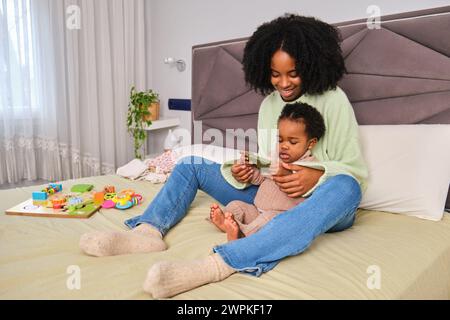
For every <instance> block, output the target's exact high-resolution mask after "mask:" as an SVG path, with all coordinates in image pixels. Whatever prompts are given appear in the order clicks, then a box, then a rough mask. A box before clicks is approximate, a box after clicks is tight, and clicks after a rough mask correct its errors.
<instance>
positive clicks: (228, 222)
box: [223, 212, 243, 241]
mask: <svg viewBox="0 0 450 320" xmlns="http://www.w3.org/2000/svg"><path fill="white" fill-rule="evenodd" d="M223 224H224V226H225V232H226V233H227V239H228V241H233V240H237V239H239V238H242V236H243V234H242V232H241V229H239V225H238V224H237V222H236V220H234V217H233V214H231V213H230V212H225V221H224V222H223Z"/></svg>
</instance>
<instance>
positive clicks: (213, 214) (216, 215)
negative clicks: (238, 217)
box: [209, 203, 226, 232]
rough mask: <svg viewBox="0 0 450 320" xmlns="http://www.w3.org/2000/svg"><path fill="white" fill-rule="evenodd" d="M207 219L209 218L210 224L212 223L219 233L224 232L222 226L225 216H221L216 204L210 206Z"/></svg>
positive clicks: (220, 210)
mask: <svg viewBox="0 0 450 320" xmlns="http://www.w3.org/2000/svg"><path fill="white" fill-rule="evenodd" d="M209 217H210V219H211V221H212V223H214V225H215V226H216V227H217V228H219V230H220V231H222V232H226V231H225V226H224V224H223V223H224V221H225V216H224V215H223V212H222V209H220V207H219V206H218V204H217V203H213V204H212V205H211V211H210V212H209Z"/></svg>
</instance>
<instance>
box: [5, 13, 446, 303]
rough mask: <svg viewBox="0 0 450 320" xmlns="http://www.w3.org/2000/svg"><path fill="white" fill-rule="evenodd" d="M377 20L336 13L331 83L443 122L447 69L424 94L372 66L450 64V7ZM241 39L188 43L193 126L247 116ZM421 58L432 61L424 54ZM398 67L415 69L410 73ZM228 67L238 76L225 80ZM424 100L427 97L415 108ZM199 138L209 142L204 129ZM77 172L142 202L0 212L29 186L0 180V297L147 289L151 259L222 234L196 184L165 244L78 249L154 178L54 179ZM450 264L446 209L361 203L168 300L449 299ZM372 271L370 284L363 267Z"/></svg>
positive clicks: (250, 106)
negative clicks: (341, 219) (345, 216)
mask: <svg viewBox="0 0 450 320" xmlns="http://www.w3.org/2000/svg"><path fill="white" fill-rule="evenodd" d="M382 21H383V22H382V27H383V28H382V32H381V33H380V32H379V31H378V32H379V33H378V34H377V33H374V32H376V31H372V30H368V29H367V28H366V25H365V20H358V21H350V22H344V23H339V24H337V26H338V28H339V29H340V31H341V34H342V37H343V39H344V42H343V52H344V56H345V57H346V64H347V68H348V70H349V74H348V75H347V76H346V77H345V78H344V79H343V80H342V81H341V83H340V84H339V85H340V86H341V88H343V90H344V91H345V92H346V93H347V95H348V96H349V98H350V100H351V101H352V105H353V106H354V109H355V113H356V116H357V118H358V121H359V123H360V124H377V125H379V124H404V123H443V124H450V104H449V103H448V101H450V87H449V86H448V84H449V83H450V78H448V75H449V74H450V72H449V73H447V80H445V79H444V80H440V81H437V80H436V81H431V82H432V83H431V82H429V83H427V86H426V90H425V91H426V92H425V93H424V92H418V93H416V94H411V93H409V94H398V93H396V92H395V90H400V91H401V89H402V88H401V86H400V87H398V86H396V85H395V84H396V83H399V82H401V81H398V79H399V77H395V78H393V79H389V75H388V73H386V74H384V75H380V74H379V71H380V69H381V70H382V71H383V70H401V65H402V63H403V62H404V61H406V60H407V59H403V58H401V57H398V56H397V53H399V52H400V53H401V52H405V51H404V50H406V51H411V48H413V49H414V53H415V54H417V55H418V56H419V58H420V61H422V62H423V63H422V64H421V65H420V66H419V69H421V70H430V72H433V70H434V69H433V68H436V64H435V63H431V64H427V63H426V61H438V62H439V63H438V68H439V72H441V73H440V74H445V72H442V70H445V69H444V68H448V66H449V65H450V59H449V55H450V43H449V41H448V36H447V37H445V33H447V35H448V30H450V7H444V8H438V9H430V10H424V11H419V12H412V13H404V14H400V15H393V16H386V17H382ZM414 37H415V38H414ZM411 39H414V40H411ZM442 39H447V40H445V41H442ZM245 41H246V39H237V40H230V41H224V42H217V43H212V44H205V45H199V46H194V47H193V51H192V52H193V70H192V80H193V81H192V118H193V128H194V127H195V124H196V123H197V121H200V120H201V121H202V127H200V130H201V132H205V131H207V129H217V130H220V131H223V132H225V130H226V129H229V128H243V129H248V128H255V127H256V114H257V111H258V106H259V103H260V101H261V100H262V97H261V96H259V95H257V94H255V93H254V92H252V91H250V90H249V89H248V88H247V87H246V86H245V83H244V80H243V74H242V70H241V67H240V61H241V59H242V50H243V47H244V45H245ZM411 46H412V47H411ZM383 48H384V49H383ZM386 48H388V49H386ZM421 48H422V49H421ZM377 50H389V52H392V53H395V54H394V55H391V56H390V57H392V56H393V57H398V60H397V61H394V60H386V61H379V60H377V57H380V56H381V57H383V56H386V55H380V54H379V53H380V51H377ZM402 50H403V51H402ZM349 57H351V59H349ZM430 57H431V58H433V59H434V58H436V59H438V60H433V59H431V60H430V59H425V58H430ZM373 59H375V62H376V63H375V65H374V64H373V61H374V60H373ZM371 61H372V62H371ZM383 65H384V66H386V67H385V68H384V69H383V68H380V66H383ZM373 68H377V70H374V69H373ZM396 68H397V69H396ZM411 72H413V71H411ZM377 74H378V75H377ZM212 75H214V76H212ZM236 77H237V78H236ZM380 77H382V78H384V79H383V80H387V81H380ZM402 77H404V78H408V79H409V78H411V79H413V80H412V81H414V80H417V79H419V78H420V76H419V75H416V74H414V72H413V73H411V74H408V75H403V76H402ZM402 77H400V78H402ZM231 78H233V79H241V81H233V82H230V81H228V79H231ZM386 78H388V79H386ZM391 80H392V81H391ZM224 83H226V84H227V85H226V86H224V85H223V84H224ZM433 86H436V88H434V87H433ZM445 86H447V87H445ZM371 88H372V89H371ZM373 88H375V89H373ZM430 103H432V105H433V106H434V107H433V108H425V107H424V106H425V105H430ZM387 108H388V109H387ZM406 110H407V112H406ZM197 130H198V128H197ZM193 131H194V130H193ZM233 138H236V137H233ZM193 139H194V138H193ZM194 142H197V141H194ZM204 142H205V143H209V142H210V141H209V139H208V137H207V136H206V138H205V141H204ZM235 142H236V143H237V141H235ZM246 143H248V144H252V143H253V144H254V143H255V141H251V139H250V140H248V141H246ZM79 183H90V184H94V185H95V186H96V187H100V188H101V187H103V186H105V185H114V186H116V188H118V189H128V188H132V189H134V190H135V191H137V192H139V193H141V194H143V195H144V197H145V198H144V200H145V201H144V203H143V204H142V205H140V206H136V207H133V208H131V209H128V210H126V211H121V210H116V209H109V210H104V209H102V210H100V211H99V212H97V213H96V214H94V215H93V216H92V217H91V218H89V219H57V218H34V217H22V216H7V215H5V214H4V213H3V212H4V211H5V210H6V209H8V208H10V207H13V206H15V205H17V204H18V203H20V202H22V201H25V200H27V199H28V198H30V195H31V192H32V191H35V190H39V189H40V187H39V186H35V187H26V188H18V189H10V190H4V191H0V200H1V201H0V212H2V213H1V214H0V299H151V297H150V296H149V295H147V294H146V293H145V292H144V291H143V290H142V283H143V280H144V278H145V275H146V272H147V270H148V268H149V267H150V266H151V265H152V264H153V263H154V262H156V261H159V260H181V259H196V258H201V257H204V256H205V255H207V254H209V253H210V252H211V248H212V247H213V246H214V245H216V244H219V243H223V242H225V241H226V237H225V234H223V233H220V232H219V231H218V230H217V229H216V228H215V227H214V226H213V225H212V224H210V223H209V222H207V221H206V220H205V218H206V217H207V216H208V213H209V205H210V203H211V202H212V201H213V199H212V198H211V197H209V196H208V195H206V194H205V193H203V192H201V191H199V192H198V194H197V197H196V199H195V201H194V202H193V204H192V206H191V208H190V211H189V214H188V215H187V216H186V218H185V219H184V220H183V221H182V222H181V223H179V224H178V225H177V226H176V227H174V228H173V229H172V230H171V231H170V232H169V233H168V235H167V236H166V238H165V240H166V243H167V244H168V246H169V249H168V250H167V251H164V252H160V253H151V254H136V255H125V256H115V257H105V258H94V257H89V256H86V255H84V254H82V253H81V251H80V250H79V248H78V241H79V238H80V236H81V235H82V234H83V233H85V232H89V231H93V230H125V229H126V227H125V226H124V225H123V221H124V220H125V219H128V218H130V217H133V216H136V215H138V214H140V213H142V211H143V210H144V208H145V207H146V206H147V205H148V204H149V203H150V201H151V199H152V198H153V197H154V196H155V195H156V194H157V192H158V190H159V189H160V188H161V185H158V184H151V183H149V182H145V181H131V180H127V179H124V178H121V177H119V176H115V175H109V176H100V177H89V178H82V179H77V180H69V181H63V182H62V184H63V188H65V189H70V188H71V186H72V185H74V184H79ZM447 203H449V201H447ZM449 265H450V215H449V214H448V213H445V214H444V216H443V218H442V220H441V221H439V222H434V221H426V220H422V219H418V218H415V217H409V216H405V215H400V214H394V213H387V212H377V211H370V210H363V209H360V210H358V213H357V218H356V221H355V224H354V226H353V227H352V228H350V229H349V230H347V231H345V232H342V233H333V234H324V235H322V236H320V237H319V238H318V239H316V241H315V242H314V243H313V244H312V246H311V247H310V248H309V249H308V250H307V251H305V252H304V253H302V254H301V255H298V256H295V257H289V258H287V259H284V260H283V261H282V262H281V263H280V264H279V265H278V266H277V267H276V268H275V269H274V270H272V271H270V272H268V273H266V274H263V275H262V276H261V277H259V278H255V277H251V276H247V275H243V274H234V275H232V276H231V277H229V278H228V279H226V280H225V281H222V282H220V283H213V284H209V285H205V286H202V287H200V288H197V289H195V290H192V291H189V292H186V293H182V294H179V295H177V296H175V297H174V298H173V299H224V300H227V299H450V268H449ZM74 270H75V271H74ZM380 271H381V274H379V275H381V278H380V279H381V280H380V283H379V284H380V287H379V289H377V288H378V287H377V285H376V284H377V283H376V281H375V282H372V280H373V278H372V277H371V276H372V275H373V274H374V272H375V273H376V272H380ZM74 272H79V274H80V275H81V278H80V282H79V284H80V286H79V289H78V288H77V287H73V286H71V282H70V281H71V279H72V278H71V276H72V275H73V274H74Z"/></svg>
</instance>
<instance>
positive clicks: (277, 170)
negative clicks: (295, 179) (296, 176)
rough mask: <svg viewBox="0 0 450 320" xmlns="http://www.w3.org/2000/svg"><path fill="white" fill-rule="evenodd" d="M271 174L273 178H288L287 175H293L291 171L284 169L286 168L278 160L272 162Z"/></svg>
mask: <svg viewBox="0 0 450 320" xmlns="http://www.w3.org/2000/svg"><path fill="white" fill-rule="evenodd" d="M269 172H270V174H271V175H272V176H286V175H288V174H291V173H292V171H290V170H288V169H286V168H284V167H283V166H282V165H281V161H279V160H278V161H274V162H272V163H271V164H270V167H269Z"/></svg>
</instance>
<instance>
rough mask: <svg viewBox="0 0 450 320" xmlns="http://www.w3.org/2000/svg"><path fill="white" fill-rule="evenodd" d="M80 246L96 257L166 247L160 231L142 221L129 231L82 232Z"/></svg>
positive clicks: (143, 251)
mask: <svg viewBox="0 0 450 320" xmlns="http://www.w3.org/2000/svg"><path fill="white" fill-rule="evenodd" d="M80 248H81V250H83V251H84V252H85V253H86V254H88V255H91V256H96V257H104V256H115V255H121V254H129V253H146V252H153V251H163V250H166V249H167V246H166V244H165V243H164V241H163V240H162V235H161V233H160V232H159V231H158V230H157V229H156V228H155V227H153V226H151V225H149V224H146V223H142V224H140V225H138V226H137V227H135V228H134V229H132V230H129V231H97V232H90V233H86V234H83V235H82V236H81V238H80Z"/></svg>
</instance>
